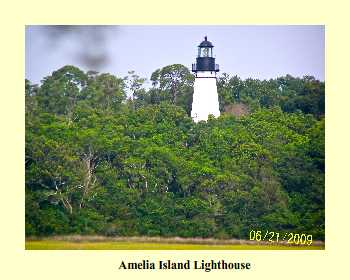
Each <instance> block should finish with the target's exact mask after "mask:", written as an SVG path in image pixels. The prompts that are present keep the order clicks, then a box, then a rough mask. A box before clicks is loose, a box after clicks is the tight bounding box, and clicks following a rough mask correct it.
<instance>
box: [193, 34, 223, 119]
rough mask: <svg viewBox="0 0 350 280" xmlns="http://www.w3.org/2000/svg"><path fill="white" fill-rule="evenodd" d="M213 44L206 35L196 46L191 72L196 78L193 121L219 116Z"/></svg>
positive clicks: (217, 67) (216, 65)
mask: <svg viewBox="0 0 350 280" xmlns="http://www.w3.org/2000/svg"><path fill="white" fill-rule="evenodd" d="M213 47H214V46H213V44H212V43H211V42H210V41H208V39H207V36H205V37H204V41H203V42H201V43H200V44H199V46H198V55H197V58H196V63H194V64H192V72H194V73H195V75H196V78H195V81H194V88H193V101H192V111H191V117H192V119H193V120H194V121H195V122H199V121H207V120H208V115H214V116H215V117H218V116H220V110H219V99H218V91H217V87H216V73H217V72H219V65H218V64H215V58H214V57H213Z"/></svg>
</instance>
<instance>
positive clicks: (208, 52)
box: [198, 47, 213, 57]
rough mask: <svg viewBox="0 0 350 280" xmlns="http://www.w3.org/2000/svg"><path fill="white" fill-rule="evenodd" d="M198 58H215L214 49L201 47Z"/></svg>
mask: <svg viewBox="0 0 350 280" xmlns="http://www.w3.org/2000/svg"><path fill="white" fill-rule="evenodd" d="M198 57H213V48H209V47H204V48H203V47H199V48H198Z"/></svg>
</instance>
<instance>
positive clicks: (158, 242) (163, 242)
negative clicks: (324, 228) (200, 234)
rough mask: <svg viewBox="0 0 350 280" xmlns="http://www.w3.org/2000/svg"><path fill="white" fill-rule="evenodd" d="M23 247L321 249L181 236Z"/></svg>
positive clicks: (62, 240)
mask: <svg viewBox="0 0 350 280" xmlns="http://www.w3.org/2000/svg"><path fill="white" fill-rule="evenodd" d="M25 248H26V250H323V249H324V244H323V243H322V242H318V243H316V244H314V245H311V246H301V245H295V246H290V245H286V244H283V243H279V244H278V245H277V244H276V243H274V244H267V243H259V242H249V241H246V240H214V239H181V238H147V237H143V238H142V237H141V238H105V237H76V236H75V237H53V238H44V239H40V240H38V239H37V240H36V239H28V240H26V243H25Z"/></svg>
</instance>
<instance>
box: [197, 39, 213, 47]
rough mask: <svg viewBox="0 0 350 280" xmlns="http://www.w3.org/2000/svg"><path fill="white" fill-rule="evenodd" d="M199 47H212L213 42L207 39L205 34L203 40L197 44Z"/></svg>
mask: <svg viewBox="0 0 350 280" xmlns="http://www.w3.org/2000/svg"><path fill="white" fill-rule="evenodd" d="M198 47H200V48H212V47H214V46H213V44H212V43H211V42H210V41H208V40H207V36H205V37H204V41H202V43H200V44H199V46H198Z"/></svg>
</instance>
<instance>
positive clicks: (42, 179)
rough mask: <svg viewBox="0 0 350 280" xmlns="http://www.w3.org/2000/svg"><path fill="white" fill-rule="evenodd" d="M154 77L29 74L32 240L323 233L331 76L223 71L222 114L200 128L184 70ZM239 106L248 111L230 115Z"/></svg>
mask: <svg viewBox="0 0 350 280" xmlns="http://www.w3.org/2000/svg"><path fill="white" fill-rule="evenodd" d="M151 81H152V84H153V86H152V88H150V89H145V88H143V82H144V79H142V78H140V77H139V76H138V75H137V74H135V72H130V73H129V76H128V77H126V78H124V79H121V78H118V77H115V76H113V75H111V74H100V73H96V72H91V71H90V72H88V73H84V72H83V71H81V70H80V69H78V68H76V67H74V66H65V67H63V68H61V69H59V70H57V71H55V72H53V73H52V75H51V76H49V77H46V78H44V80H43V81H42V84H41V85H39V86H38V85H32V84H31V83H30V81H28V80H26V83H25V93H26V153H25V165H26V186H25V187H26V234H27V235H28V236H30V235H52V234H69V233H79V234H105V235H125V236H132V235H149V236H183V237H194V236H200V237H217V238H232V237H236V238H243V239H247V238H248V236H249V231H250V230H252V229H255V230H256V229H268V230H272V231H277V230H278V231H294V232H305V233H309V234H313V235H314V237H315V238H318V239H323V238H324V171H325V169H324V157H325V154H324V136H325V126H324V83H322V82H320V81H317V80H315V79H314V78H312V77H304V78H302V79H300V78H293V77H291V76H289V75H287V76H285V77H280V78H277V79H273V80H269V81H260V80H254V79H247V80H241V79H240V78H239V77H237V76H235V77H229V75H227V74H223V75H222V76H221V77H219V79H218V91H219V97H220V107H221V110H222V115H221V116H220V117H219V118H217V119H215V118H210V119H209V120H208V121H207V122H199V123H197V124H196V123H194V122H192V120H191V118H190V117H189V113H190V108H191V107H190V105H191V98H192V92H193V81H194V77H193V76H192V75H191V73H190V72H189V70H188V69H187V68H186V67H185V66H183V65H178V64H175V65H169V66H166V67H164V68H162V69H158V70H156V71H155V72H154V73H153V74H152V77H151ZM127 92H129V93H130V92H132V96H130V98H129V99H127V98H126V96H127ZM237 103H241V104H245V106H248V107H249V112H250V113H249V114H247V115H245V116H241V117H237V116H235V115H232V114H230V113H228V112H227V113H225V112H224V111H225V106H227V105H230V104H237Z"/></svg>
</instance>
